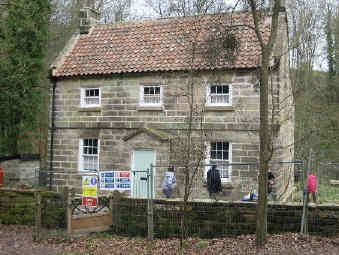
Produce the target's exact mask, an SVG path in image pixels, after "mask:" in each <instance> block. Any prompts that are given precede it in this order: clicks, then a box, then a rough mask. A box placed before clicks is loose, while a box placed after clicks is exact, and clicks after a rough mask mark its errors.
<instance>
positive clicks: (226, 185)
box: [221, 181, 233, 189]
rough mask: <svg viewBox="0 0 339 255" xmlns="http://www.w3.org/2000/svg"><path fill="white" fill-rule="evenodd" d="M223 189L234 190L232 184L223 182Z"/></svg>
mask: <svg viewBox="0 0 339 255" xmlns="http://www.w3.org/2000/svg"><path fill="white" fill-rule="evenodd" d="M221 187H222V188H223V189H233V185H232V183H231V182H226V181H221Z"/></svg>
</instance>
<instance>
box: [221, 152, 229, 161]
mask: <svg viewBox="0 0 339 255" xmlns="http://www.w3.org/2000/svg"><path fill="white" fill-rule="evenodd" d="M222 159H227V160H228V151H223V152H222Z"/></svg>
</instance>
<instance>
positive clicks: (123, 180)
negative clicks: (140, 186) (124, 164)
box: [100, 171, 132, 191]
mask: <svg viewBox="0 0 339 255" xmlns="http://www.w3.org/2000/svg"><path fill="white" fill-rule="evenodd" d="M131 183H132V180H131V172H130V171H105V172H100V190H119V191H124V190H130V189H131Z"/></svg>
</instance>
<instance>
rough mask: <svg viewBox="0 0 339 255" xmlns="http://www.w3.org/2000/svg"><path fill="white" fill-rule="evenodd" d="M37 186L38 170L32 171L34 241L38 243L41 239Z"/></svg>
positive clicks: (39, 204) (39, 202)
mask: <svg viewBox="0 0 339 255" xmlns="http://www.w3.org/2000/svg"><path fill="white" fill-rule="evenodd" d="M38 186H39V169H38V168H36V169H35V171H34V203H35V205H34V240H35V241H38V240H40V237H41V193H40V191H39V190H38Z"/></svg>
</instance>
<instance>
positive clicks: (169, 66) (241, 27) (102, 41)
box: [53, 13, 270, 77]
mask: <svg viewBox="0 0 339 255" xmlns="http://www.w3.org/2000/svg"><path fill="white" fill-rule="evenodd" d="M252 24H253V21H252V17H251V15H250V14H249V13H234V14H232V15H230V14H223V15H206V16H200V17H188V18H170V19H159V20H152V21H143V22H130V23H117V24H113V25H95V26H94V27H93V28H91V30H90V32H89V34H85V35H79V37H78V38H77V41H76V42H75V44H74V46H73V48H72V49H71V50H70V51H69V52H68V53H66V55H65V57H64V60H63V62H62V63H61V65H60V66H59V67H57V68H56V69H55V70H54V71H53V76H56V77H62V76H77V75H98V74H114V73H131V72H135V73H136V72H151V71H152V72H153V71H179V70H190V69H191V68H193V69H195V70H211V69H234V68H255V67H258V66H259V65H260V54H261V50H260V46H259V43H258V41H257V37H256V35H255V32H254V31H253V29H251V28H249V27H248V25H251V26H253V25H252ZM218 25H219V26H222V27H225V25H232V26H233V25H235V26H236V28H237V30H236V32H235V34H236V37H237V39H238V42H239V43H240V44H239V48H238V50H237V51H236V52H235V53H234V58H233V60H232V61H230V59H229V58H228V57H226V56H225V54H224V55H222V54H218V57H217V61H213V64H211V61H210V59H209V58H207V57H206V56H207V55H206V52H207V50H208V48H209V47H210V46H208V42H210V41H208V39H209V38H211V36H210V35H211V34H213V33H216V32H215V31H217V30H216V26H218ZM194 31H198V32H194ZM262 33H263V37H264V39H265V40H267V38H268V36H269V33H270V26H269V25H265V26H262ZM195 38H196V39H197V44H196V45H197V47H192V41H194V40H195ZM192 48H195V49H197V51H196V54H194V56H195V57H194V59H193V61H192ZM192 63H193V64H192Z"/></svg>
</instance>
